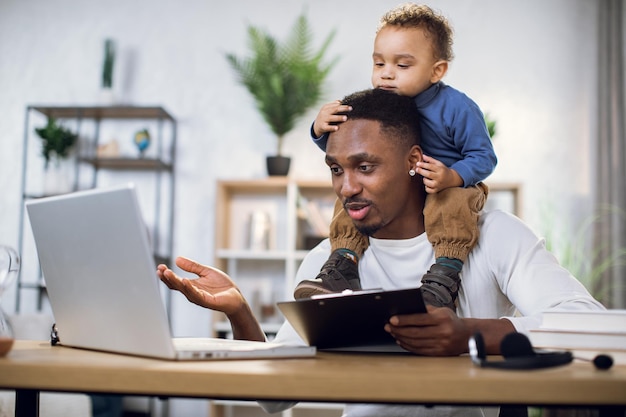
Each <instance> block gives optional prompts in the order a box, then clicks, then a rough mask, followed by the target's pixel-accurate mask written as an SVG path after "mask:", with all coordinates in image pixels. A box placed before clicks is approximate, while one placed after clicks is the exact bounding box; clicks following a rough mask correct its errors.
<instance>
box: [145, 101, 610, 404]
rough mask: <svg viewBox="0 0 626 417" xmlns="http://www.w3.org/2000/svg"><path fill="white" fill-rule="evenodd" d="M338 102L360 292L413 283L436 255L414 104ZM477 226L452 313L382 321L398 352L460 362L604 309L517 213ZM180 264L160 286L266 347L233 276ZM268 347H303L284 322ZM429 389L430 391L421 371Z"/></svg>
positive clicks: (321, 258) (161, 271)
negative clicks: (564, 314)
mask: <svg viewBox="0 0 626 417" xmlns="http://www.w3.org/2000/svg"><path fill="white" fill-rule="evenodd" d="M343 102H344V104H346V105H349V106H351V107H352V111H351V112H350V113H348V114H347V121H345V122H343V123H342V124H341V126H340V128H339V129H338V130H337V131H336V132H333V133H331V134H330V136H329V139H328V144H327V147H326V164H327V165H328V166H329V168H330V171H331V174H332V183H333V188H334V190H335V192H336V194H337V196H338V197H339V199H340V201H341V202H342V204H343V206H344V208H345V210H346V211H347V212H348V214H349V215H350V217H351V219H352V220H353V222H354V224H355V226H356V227H357V228H358V230H359V231H360V232H361V233H364V234H365V235H367V236H369V247H368V249H367V250H366V251H365V253H364V254H363V257H362V259H361V261H360V262H359V273H360V275H361V282H362V286H363V288H384V289H394V288H406V287H415V286H417V285H419V282H420V277H421V273H420V271H423V270H424V269H425V268H427V267H428V266H429V265H430V264H431V263H432V261H433V258H434V253H433V249H432V246H431V244H430V243H429V242H428V239H427V238H426V236H425V233H424V217H423V214H422V211H423V208H424V201H425V190H424V187H423V185H422V181H421V179H420V178H418V176H417V175H415V171H416V168H415V167H416V165H417V163H418V162H419V161H421V160H422V152H421V149H420V147H419V134H418V128H417V120H418V117H419V116H418V115H417V110H416V108H415V105H414V103H413V101H412V100H411V99H410V98H409V97H403V96H399V95H396V94H394V93H390V92H387V91H384V90H366V91H362V92H359V93H355V94H353V95H350V96H348V97H346V98H345V99H344V101H343ZM480 228H481V230H480V239H479V241H478V244H477V246H476V247H475V248H474V250H473V251H472V253H471V254H470V256H469V258H468V261H467V262H466V263H465V265H464V267H463V285H462V288H461V290H460V292H459V299H458V308H457V313H455V312H454V311H452V310H451V309H449V308H446V307H432V306H429V307H428V314H412V315H399V316H394V317H392V318H391V319H390V320H389V323H387V324H386V326H385V329H386V330H387V331H388V332H389V333H390V334H391V335H392V336H393V337H394V338H395V339H396V341H397V343H398V344H399V345H400V346H402V347H403V348H404V349H406V350H408V351H410V352H414V353H416V354H420V355H430V356H436V355H437V356H442V355H459V354H462V353H466V352H467V351H468V339H469V338H470V336H471V335H472V334H473V333H475V332H481V333H482V335H483V338H484V339H485V345H486V352H487V353H489V354H497V353H499V349H500V347H499V345H500V341H501V340H502V338H503V337H504V336H505V335H506V334H508V333H511V332H515V331H518V332H527V331H528V330H529V329H530V328H533V327H537V326H538V325H539V324H540V317H541V316H540V315H541V313H542V312H543V311H545V310H548V309H551V308H555V307H558V308H561V309H563V308H566V309H603V307H602V305H601V304H600V303H598V302H597V301H596V300H594V299H593V298H592V297H591V296H590V295H589V293H588V292H587V291H586V290H585V288H584V287H583V286H582V285H581V284H580V283H579V282H578V281H577V280H576V279H574V278H573V277H572V276H571V275H570V274H569V273H568V272H567V271H566V270H564V269H563V268H561V267H560V266H559V265H558V263H557V262H556V260H555V259H554V257H553V256H552V255H551V254H550V253H549V252H547V251H546V250H545V248H544V246H543V241H542V240H541V239H539V238H537V237H536V236H535V235H534V234H533V233H532V232H531V230H530V229H529V228H528V227H526V226H525V225H524V224H523V223H522V222H521V221H519V220H518V219H516V218H515V217H513V216H511V215H508V214H506V213H503V212H486V213H484V214H483V215H482V216H481V220H480ZM329 254H330V244H329V242H328V241H327V240H326V241H324V242H322V243H321V244H320V245H319V246H318V247H316V248H315V249H313V250H312V251H311V252H310V253H309V254H308V256H307V257H306V258H305V259H304V261H303V262H302V265H301V267H300V268H299V270H298V274H297V275H298V276H297V277H296V282H299V280H298V278H300V277H307V276H311V274H312V273H314V272H315V271H319V269H320V267H321V266H322V265H323V264H324V262H325V261H326V260H327V259H328V256H329ZM176 263H177V265H178V266H179V267H180V268H181V269H183V270H185V271H188V272H191V273H194V274H196V275H198V276H199V278H198V279H196V280H187V279H183V278H180V277H178V276H177V275H176V274H175V273H174V272H173V271H171V270H170V269H168V268H167V267H166V266H165V265H159V268H158V271H157V273H158V275H159V277H160V278H161V279H162V280H163V282H165V283H166V284H167V285H168V286H169V287H170V288H172V289H176V290H179V291H181V292H182V293H183V294H185V296H187V298H188V299H189V300H190V301H192V302H194V303H196V304H198V305H201V306H204V307H207V308H211V309H214V310H218V311H222V312H224V313H225V314H226V315H227V316H228V318H229V320H230V322H231V326H232V329H233V334H234V337H235V338H239V339H250V340H264V338H265V335H264V334H263V332H262V330H261V328H260V326H259V324H258V322H257V320H256V319H255V317H254V316H253V314H252V313H251V309H250V306H249V305H248V303H247V301H246V300H245V299H244V298H243V296H242V295H241V293H240V291H239V290H238V288H237V286H236V285H235V284H234V282H233V281H232V280H231V279H230V277H228V275H226V274H225V273H223V272H221V271H219V270H216V269H214V268H210V267H207V266H202V265H200V264H197V263H195V262H193V261H191V260H188V259H185V258H178V259H177V261H176ZM516 310H517V311H518V312H519V313H520V315H516V314H515V312H516ZM275 340H276V341H279V342H291V343H303V342H302V341H301V340H300V339H299V337H298V336H297V335H296V334H295V331H294V330H293V328H292V327H291V326H290V325H289V324H288V323H286V324H284V325H283V327H282V328H281V330H280V331H279V332H278V335H277V337H276V339H275ZM416 372H419V370H416ZM372 377H375V376H372ZM329 383H330V381H329ZM424 384H428V377H427V376H425V377H424ZM415 389H420V387H419V386H416V387H415ZM282 405H284V406H288V405H290V404H282ZM278 408H280V405H279V407H278ZM276 409H277V408H273V410H276ZM485 414H490V415H497V409H479V408H458V407H456V408H454V407H434V408H425V407H420V406H389V405H369V404H350V405H347V406H346V408H345V414H344V415H345V416H374V415H385V416H423V415H424V416H425V415H428V416H432V415H436V416H450V415H463V416H474V415H476V416H478V415H485Z"/></svg>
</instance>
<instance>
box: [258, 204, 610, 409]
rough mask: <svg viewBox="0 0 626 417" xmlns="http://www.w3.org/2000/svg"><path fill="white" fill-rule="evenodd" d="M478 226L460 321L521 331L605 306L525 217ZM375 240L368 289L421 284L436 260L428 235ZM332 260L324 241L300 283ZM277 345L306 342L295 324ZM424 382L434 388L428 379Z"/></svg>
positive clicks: (484, 219)
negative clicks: (561, 312) (552, 317)
mask: <svg viewBox="0 0 626 417" xmlns="http://www.w3.org/2000/svg"><path fill="white" fill-rule="evenodd" d="M479 226H480V237H479V239H478V243H477V245H476V247H474V249H473V250H472V251H471V252H470V254H469V257H468V259H467V261H466V262H465V264H464V266H463V270H462V272H461V288H460V290H459V299H458V307H457V314H458V315H459V317H467V318H470V317H471V318H485V319H497V318H502V317H506V318H507V319H509V320H510V321H511V322H512V323H513V325H514V326H515V329H516V330H517V331H518V332H521V333H528V331H529V330H530V329H532V328H536V327H538V326H539V325H540V324H541V313H542V312H543V311H546V310H549V309H554V308H558V309H569V310H582V309H594V310H598V309H604V307H603V306H602V305H601V304H600V303H599V302H598V301H596V300H595V299H594V298H593V297H591V295H590V294H589V292H588V291H587V290H586V289H585V287H584V286H583V285H582V284H581V283H580V282H579V281H577V280H576V279H575V278H574V277H573V276H572V275H571V274H570V273H569V272H568V271H567V270H565V269H564V268H562V267H561V266H560V265H559V264H558V262H557V260H556V259H555V258H554V256H553V255H552V254H551V253H550V252H548V251H547V250H546V249H545V246H544V240H543V239H540V238H538V237H537V236H536V235H535V234H534V233H533V232H532V231H531V230H530V228H528V226H526V225H525V224H524V223H523V222H521V221H520V220H519V219H518V218H516V217H514V216H512V215H510V214H507V213H504V212H502V211H498V210H496V211H485V212H484V213H483V214H482V215H481V218H480V221H479ZM369 242H370V247H369V248H368V249H367V250H366V251H365V253H364V254H363V256H362V258H361V260H360V261H359V274H360V276H361V286H362V287H363V288H364V289H367V288H383V289H386V290H390V289H397V288H409V287H416V286H419V285H421V278H422V276H423V275H424V273H425V272H426V271H427V270H428V269H429V268H430V266H431V265H432V264H433V263H434V251H433V248H432V246H431V244H430V242H429V241H428V239H427V238H426V234H421V235H419V236H417V237H414V238H411V239H403V240H390V239H375V238H370V239H369ZM329 255H330V243H329V241H328V240H325V241H324V242H322V243H320V245H318V246H317V247H316V248H314V249H313V250H312V251H311V252H310V253H309V254H308V255H307V256H306V257H305V259H304V260H303V262H302V264H301V266H300V268H299V269H298V273H297V274H296V280H295V282H300V281H301V280H303V279H311V278H314V277H316V276H317V274H319V271H320V269H321V267H322V265H323V264H324V263H325V262H326V260H327V259H328V257H329ZM516 311H517V314H516ZM275 340H276V341H278V342H289V343H298V344H304V342H303V341H302V339H301V338H300V337H299V336H298V335H297V333H296V332H295V330H294V329H293V328H292V327H291V325H289V323H284V324H283V326H282V327H281V329H280V330H279V332H278V334H277V336H276V339H275ZM468 360H469V358H468ZM372 377H373V378H375V376H374V375H372ZM424 383H426V384H427V383H428V377H427V376H425V377H424ZM329 384H332V381H329ZM415 389H419V386H416V387H415ZM275 405H277V404H275ZM285 405H286V404H285ZM264 406H265V404H264ZM272 408H273V407H272ZM497 412H498V411H497V408H495V409H494V408H478V407H474V408H467V407H465V408H461V407H430V408H426V407H422V406H389V405H369V404H348V405H346V407H345V411H344V416H346V417H357V416H358V417H361V416H381V415H385V416H455V415H463V416H486V415H494V416H496V415H497Z"/></svg>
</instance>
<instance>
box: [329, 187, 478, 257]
mask: <svg viewBox="0 0 626 417" xmlns="http://www.w3.org/2000/svg"><path fill="white" fill-rule="evenodd" d="M488 194H489V188H488V187H487V186H486V185H485V184H483V183H478V184H476V185H474V186H471V187H467V188H461V187H454V188H448V189H445V190H443V191H440V192H439V193H436V194H428V195H427V197H426V204H425V207H424V227H425V229H426V235H427V236H428V241H429V242H430V243H431V244H432V245H433V248H434V249H435V257H436V258H439V257H447V258H456V259H460V260H461V261H463V262H465V261H466V260H467V255H468V254H469V253H470V251H471V250H472V248H473V247H474V246H475V245H476V242H477V241H478V216H479V214H480V211H481V210H482V209H483V207H484V205H485V201H487V195H488ZM330 242H331V247H332V250H333V251H334V250H335V249H339V248H346V249H350V250H352V251H354V252H355V253H356V254H357V255H359V256H361V255H362V254H363V252H365V249H367V247H368V245H369V242H368V240H367V238H366V237H365V236H363V235H361V233H359V232H358V231H357V230H356V228H355V227H354V224H353V223H352V220H351V219H350V217H349V216H348V214H347V213H346V212H345V210H344V209H343V207H342V205H341V203H340V201H339V199H337V201H336V202H335V215H334V218H333V221H332V222H331V224H330Z"/></svg>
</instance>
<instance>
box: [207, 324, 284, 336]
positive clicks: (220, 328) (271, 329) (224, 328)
mask: <svg viewBox="0 0 626 417" xmlns="http://www.w3.org/2000/svg"><path fill="white" fill-rule="evenodd" d="M280 326H282V323H269V322H264V323H261V328H262V329H263V331H264V332H265V333H266V334H276V333H277V332H278V329H280ZM213 330H214V331H215V332H216V333H221V334H224V333H226V334H228V333H230V332H231V331H232V329H231V327H230V323H228V322H225V321H217V322H215V323H214V325H213Z"/></svg>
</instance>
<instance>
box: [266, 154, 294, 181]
mask: <svg viewBox="0 0 626 417" xmlns="http://www.w3.org/2000/svg"><path fill="white" fill-rule="evenodd" d="M290 164H291V158H289V157H287V156H280V155H279V156H268V157H267V174H268V175H271V176H279V175H282V176H285V175H287V174H288V173H289V165H290Z"/></svg>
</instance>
